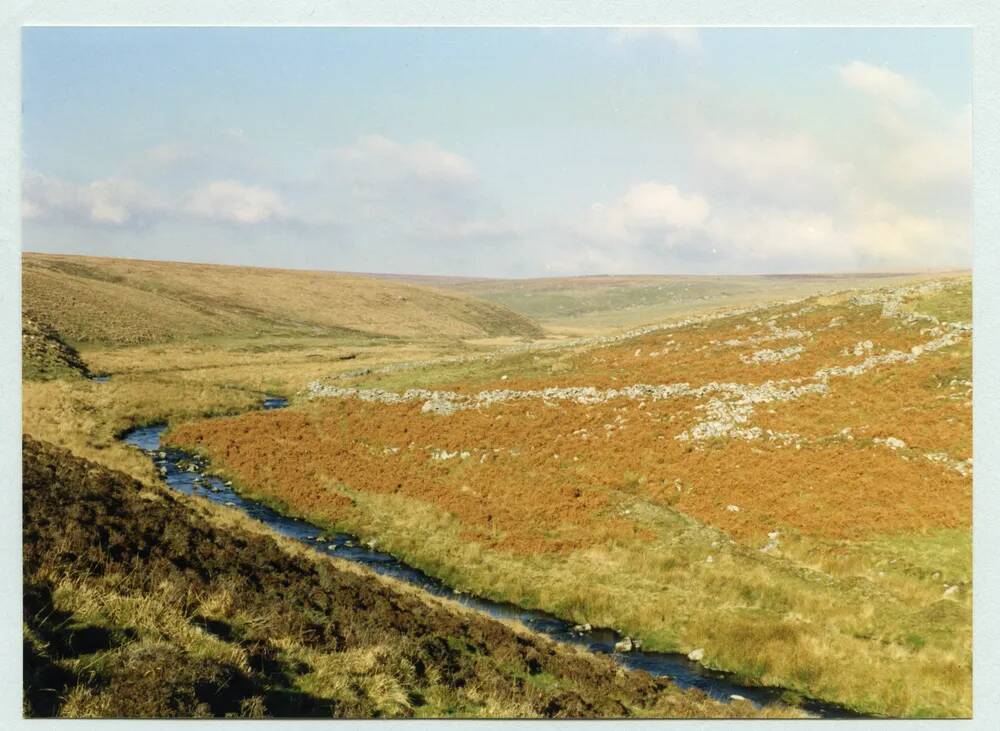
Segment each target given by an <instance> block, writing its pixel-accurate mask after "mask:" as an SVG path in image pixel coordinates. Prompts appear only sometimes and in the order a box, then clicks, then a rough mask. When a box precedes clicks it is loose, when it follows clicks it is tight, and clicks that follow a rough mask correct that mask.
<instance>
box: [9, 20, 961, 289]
mask: <svg viewBox="0 0 1000 731" xmlns="http://www.w3.org/2000/svg"><path fill="white" fill-rule="evenodd" d="M22 41H23V42H22V49H23V51H22V52H23V79H22V94H23V128H22V135H23V136H22V140H23V166H22V176H23V193H22V220H23V247H24V249H25V250H28V251H45V252H57V253H73V254H88V255H98V256H119V257H132V258H144V259H164V260H174V261H200V262H217V263H227V264H245V265H258V266H274V267H294V268H310V269H331V270H339V271H356V272H387V273H409V274H439V275H465V276H488V277H535V276H562V275H578V274H752V273H795V272H844V271H859V270H863V271H888V270H892V271H900V270H912V269H926V268H945V267H969V266H971V217H972V202H971V182H972V169H971V125H972V112H971V99H972V87H971V69H972V37H971V31H969V30H968V29H808V28H782V29H742V28H530V29H525V28H493V29H484V28H449V29H442V28H438V29H434V28H297V29H296V28H282V29H264V28H242V29H236V28H229V29H226V28H26V29H24V32H23V38H22Z"/></svg>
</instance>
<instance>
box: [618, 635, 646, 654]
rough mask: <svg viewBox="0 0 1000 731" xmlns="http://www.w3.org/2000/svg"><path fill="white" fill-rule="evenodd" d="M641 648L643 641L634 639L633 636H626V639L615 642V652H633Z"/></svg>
mask: <svg viewBox="0 0 1000 731" xmlns="http://www.w3.org/2000/svg"><path fill="white" fill-rule="evenodd" d="M641 648H642V642H641V641H639V640H634V639H632V638H631V637H626V638H625V639H624V640H619V641H618V642H616V643H615V652H632V651H633V650H639V649H641Z"/></svg>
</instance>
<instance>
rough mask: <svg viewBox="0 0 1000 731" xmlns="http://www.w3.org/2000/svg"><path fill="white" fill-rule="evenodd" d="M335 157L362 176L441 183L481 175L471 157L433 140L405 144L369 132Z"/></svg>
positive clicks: (469, 179)
mask: <svg viewBox="0 0 1000 731" xmlns="http://www.w3.org/2000/svg"><path fill="white" fill-rule="evenodd" d="M332 157H333V160H334V161H335V162H337V163H341V164H347V165H350V166H351V168H352V169H353V171H354V172H355V173H356V174H358V175H360V176H361V177H365V178H368V177H371V178H406V177H414V178H417V179H420V180H423V181H428V182H438V183H459V184H464V183H472V182H475V181H476V180H477V179H478V174H477V173H476V169H475V168H474V167H473V166H472V163H470V162H469V161H468V160H466V159H465V158H463V157H462V156H460V155H457V154H455V153H454V152H449V151H448V150H445V149H443V148H441V147H439V146H437V145H435V144H434V143H433V142H428V141H423V140H422V141H417V142H412V143H409V144H404V143H400V142H396V141H395V140H391V139H389V138H388V137H383V136H381V135H365V136H363V137H360V138H359V139H358V140H357V141H356V142H355V143H354V144H353V145H350V146H348V147H341V148H339V149H337V150H334V151H333V155H332Z"/></svg>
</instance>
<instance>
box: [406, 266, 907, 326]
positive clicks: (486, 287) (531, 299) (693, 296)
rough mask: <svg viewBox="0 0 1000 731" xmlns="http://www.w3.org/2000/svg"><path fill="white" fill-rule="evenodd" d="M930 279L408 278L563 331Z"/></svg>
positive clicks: (903, 276) (875, 276) (856, 276)
mask: <svg viewBox="0 0 1000 731" xmlns="http://www.w3.org/2000/svg"><path fill="white" fill-rule="evenodd" d="M925 276H926V275H922V274H915V273H911V274H864V273H858V274H843V275H840V274H821V275H773V276H756V275H753V276H695V275H635V276H591V277H544V278H539V279H492V280H490V279H460V278H445V277H440V278H431V277H428V278H422V279H421V278H408V279H405V280H403V281H409V282H410V283H412V284H426V285H428V286H434V287H438V288H440V289H445V290H448V291H450V292H456V293H463V294H466V295H469V296H472V297H476V298H477V299H481V300H483V301H486V302H492V303H493V304H495V305H499V306H502V307H506V308H509V309H511V310H513V311H514V312H518V313H520V314H522V315H524V316H525V317H530V318H532V319H533V320H535V321H536V322H539V323H541V324H543V325H545V326H546V327H549V328H551V329H553V330H557V331H560V332H567V333H575V334H594V333H601V332H608V331H613V330H617V329H621V328H625V327H635V326H637V325H644V324H648V323H654V322H661V321H663V320H666V319H674V318H679V317H686V316H688V315H693V314H700V313H704V312H709V311H713V310H718V309H721V308H724V307H745V306H747V305H754V304H760V303H762V302H774V301H778V300H784V299H790V298H796V297H808V296H812V295H816V294H819V293H821V292H827V291H831V290H842V289H847V288H852V287H861V288H867V287H885V286H893V285H898V284H901V283H903V282H908V281H914V280H917V279H923V278H924V277H925Z"/></svg>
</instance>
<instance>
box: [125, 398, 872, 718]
mask: <svg viewBox="0 0 1000 731" xmlns="http://www.w3.org/2000/svg"><path fill="white" fill-rule="evenodd" d="M286 405H287V401H286V400H285V399H283V398H280V397H273V396H269V397H267V398H265V399H264V402H263V408H264V409H279V408H282V407H284V406H286ZM165 429H166V424H155V425H152V426H145V427H139V428H136V429H132V430H131V431H128V432H126V433H125V434H124V435H122V437H121V439H122V441H124V442H125V443H126V444H129V445H131V446H134V447H137V448H139V449H141V450H143V451H144V452H146V453H147V454H148V455H149V456H150V458H151V459H152V460H153V464H154V466H155V467H156V469H157V471H158V472H159V474H160V476H161V478H162V479H163V480H164V481H165V482H166V484H167V485H168V486H169V487H170V488H172V489H174V490H176V491H178V492H181V493H184V494H185V495H197V496H200V497H203V498H207V499H208V500H211V501H212V502H215V503H219V504H221V505H225V506H228V507H232V508H235V509H238V510H242V511H243V512H244V513H246V514H247V515H249V516H250V517H251V518H254V519H256V520H259V521H260V522H262V523H264V524H265V525H267V526H268V527H269V528H271V529H273V530H274V531H276V532H278V533H280V534H282V535H284V536H287V537H289V538H293V539H295V540H298V541H300V542H302V543H304V544H306V545H308V546H310V547H311V548H313V549H314V550H316V551H319V552H320V553H324V554H327V555H330V556H336V557H337V558H341V559H344V560H347V561H353V562H354V563H358V564H361V565H363V566H366V567H368V568H369V569H371V570H372V571H374V572H375V573H377V574H381V575H383V576H391V577H392V578H394V579H398V580H400V581H405V582H406V583H408V584H411V585H414V586H417V587H419V588H421V589H423V590H424V591H426V592H428V593H429V594H433V595H434V596H438V597H447V598H448V599H450V600H452V601H456V602H459V603H460V604H463V605H464V606H466V607H470V608H472V609H476V610H478V611H481V612H485V613H486V614H489V615H490V616H492V617H497V618H501V619H509V620H516V621H519V622H521V623H522V624H524V625H525V626H526V627H528V628H530V629H532V630H534V631H535V632H540V633H542V634H544V635H546V636H548V637H550V638H552V639H553V640H556V641H557V642H562V643H566V644H572V645H576V646H578V647H583V648H585V649H587V650H589V651H591V652H596V653H601V654H609V655H611V656H612V657H613V658H614V659H615V660H616V661H617V662H619V663H620V664H621V665H623V666H624V667H626V668H629V669H635V670H645V671H646V672H648V673H649V674H650V675H654V676H660V677H667V678H669V679H670V680H671V681H673V682H674V683H675V684H676V685H677V686H678V687H680V688H698V689H700V690H702V691H704V692H705V693H707V694H708V695H710V696H712V697H713V698H716V699H718V700H722V701H729V700H732V699H734V698H744V699H746V700H749V701H750V702H752V703H753V704H755V705H757V706H761V705H766V704H769V703H773V702H776V701H778V700H779V699H780V697H781V695H782V693H783V692H784V689H782V688H774V687H755V686H747V685H742V684H741V683H740V682H739V680H738V679H737V678H736V676H734V675H733V674H731V673H725V672H720V671H716V670H711V669H709V668H706V667H705V666H703V665H701V664H699V663H697V662H694V661H692V660H689V659H688V658H687V656H686V655H683V654H679V653H666V652H651V651H645V650H633V651H631V652H616V651H615V644H616V643H617V642H619V641H620V640H622V639H623V636H622V635H621V634H620V633H618V632H616V631H615V630H612V629H602V628H596V627H595V628H592V629H589V630H587V631H582V630H581V629H580V628H577V627H576V626H575V625H574V624H573V623H572V622H567V621H565V620H563V619H559V618H558V617H555V616H553V615H551V614H548V613H546V612H542V611H538V610H533V609H524V608H522V607H519V606H517V605H515V604H511V603H509V602H502V601H493V600H491V599H485V598H483V597H478V596H474V595H471V594H467V593H464V592H458V591H457V590H454V589H452V588H451V587H448V586H446V585H445V584H444V583H442V582H441V581H439V580H438V579H435V578H434V577H432V576H429V575H427V574H425V573H424V572H423V571H420V570H419V569H416V568H414V567H412V566H409V565H407V564H405V563H403V562H402V561H400V560H399V559H397V558H395V557H394V556H392V555H390V554H388V553H383V552H381V551H378V550H376V549H375V548H372V547H369V546H367V545H364V544H363V543H361V542H360V541H359V539H358V538H357V537H355V536H352V535H349V534H347V533H330V532H327V531H324V530H322V529H321V528H319V527H318V526H315V525H312V524H310V523H308V522H306V521H304V520H301V519H299V518H291V517H288V516H285V515H281V514H280V513H277V512H275V511H274V510H272V509H271V508H269V507H267V506H266V505H263V504H261V503H259V502H256V501H254V500H250V499H247V498H244V497H241V496H240V495H239V494H238V493H237V492H236V491H235V490H234V489H233V488H232V487H231V486H230V485H228V484H226V483H225V482H224V481H223V480H222V479H220V478H218V477H214V476H211V475H206V474H204V472H205V470H206V469H207V468H208V462H207V460H204V459H202V458H200V457H198V456H197V455H193V454H191V453H189V452H186V451H183V450H180V449H175V448H172V447H161V445H160V436H161V435H162V433H163V432H164V430H165ZM799 707H800V708H802V709H803V710H804V711H806V712H808V713H810V714H813V715H815V716H819V717H821V718H858V717H861V716H859V714H857V713H855V712H853V711H851V710H849V709H846V708H843V707H841V706H837V705H835V704H829V703H822V702H819V701H812V700H804V701H802V702H801V703H800V704H799Z"/></svg>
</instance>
